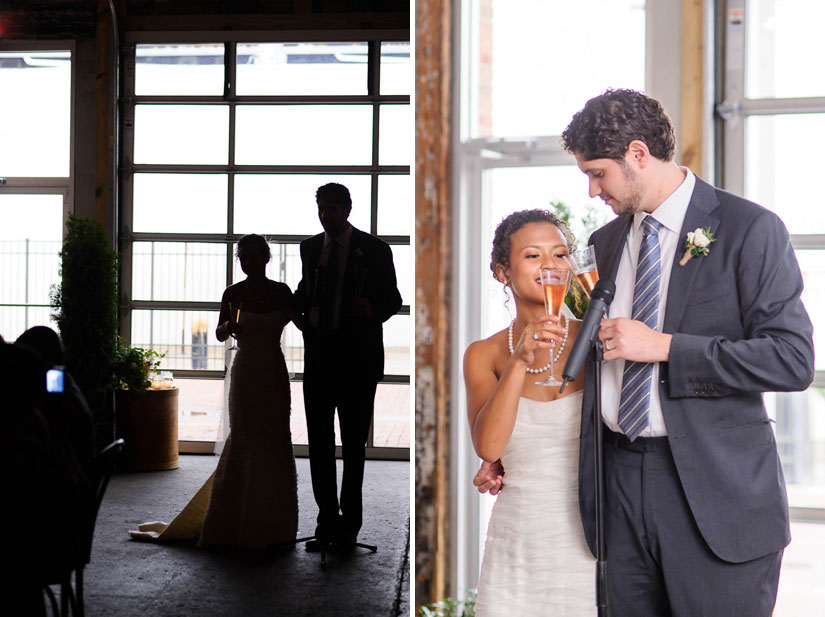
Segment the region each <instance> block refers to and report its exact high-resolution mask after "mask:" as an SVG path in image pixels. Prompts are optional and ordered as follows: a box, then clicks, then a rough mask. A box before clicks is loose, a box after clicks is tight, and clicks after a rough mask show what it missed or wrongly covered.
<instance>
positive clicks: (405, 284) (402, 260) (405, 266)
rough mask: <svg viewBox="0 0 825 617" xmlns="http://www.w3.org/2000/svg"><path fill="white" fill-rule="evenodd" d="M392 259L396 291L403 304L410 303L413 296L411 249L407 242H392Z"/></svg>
mask: <svg viewBox="0 0 825 617" xmlns="http://www.w3.org/2000/svg"><path fill="white" fill-rule="evenodd" d="M390 248H391V249H392V261H393V265H394V266H395V278H396V279H397V280H398V291H399V292H400V293H401V301H402V302H403V303H404V304H412V303H413V301H412V298H413V293H414V292H413V250H412V246H410V245H409V244H392V245H390Z"/></svg>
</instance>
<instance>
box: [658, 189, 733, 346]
mask: <svg viewBox="0 0 825 617" xmlns="http://www.w3.org/2000/svg"><path fill="white" fill-rule="evenodd" d="M718 205H719V200H718V199H717V198H716V194H715V191H714V189H713V187H711V186H710V185H709V184H707V183H706V182H703V181H702V180H700V179H699V177H698V176H697V177H696V186H695V187H694V189H693V195H691V197H690V203H689V204H688V209H687V212H686V213H685V221H684V223H682V229H681V232H680V233H679V240H678V242H679V244H678V246H677V248H676V255H675V256H674V258H673V268H672V270H671V271H670V286H669V288H668V292H667V309H666V311H665V322H664V325H663V326H662V330H663V332H669V333H673V332H676V331H677V329H678V328H679V324H680V323H681V321H682V315H684V313H685V304H686V302H685V300H686V299H687V298H688V296H689V295H690V291H691V289H692V288H693V284H694V282H695V280H696V275H697V274H698V272H699V268H701V267H702V264H703V263H704V262H705V260H704V259H702V258H701V257H694V258H693V259H691V260H690V261H689V262H687V263H686V264H685V265H684V266H680V265H679V261H680V260H681V259H682V256H683V255H684V254H685V248H684V243H685V238H686V237H687V233H688V232H689V231H693V230H695V229H696V228H703V229H704V228H705V227H710V229H711V231H715V230H716V228H717V226H718V225H719V219H717V218H715V217H713V216H711V215H710V213H711V212H713V210H715V209H716V207H717V206H718Z"/></svg>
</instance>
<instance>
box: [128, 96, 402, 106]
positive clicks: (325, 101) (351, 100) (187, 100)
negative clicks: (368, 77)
mask: <svg viewBox="0 0 825 617" xmlns="http://www.w3.org/2000/svg"><path fill="white" fill-rule="evenodd" d="M232 98H233V99H234V100H235V101H236V102H238V103H243V104H244V105H308V106H311V105H369V104H371V103H382V104H396V105H398V104H404V103H409V102H410V95H408V94H383V95H380V94H305V95H298V94H291V95H285V94H270V95H267V94H255V95H241V96H238V95H233V96H232ZM226 99H227V97H226V95H217V94H213V95H202V94H198V95H195V94H192V95H185V94H183V95H180V96H175V95H170V94H162V95H161V94H153V95H149V94H145V95H141V96H137V97H135V101H136V102H137V103H139V104H141V105H170V104H172V105H180V104H186V105H221V104H222V103H225V102H226Z"/></svg>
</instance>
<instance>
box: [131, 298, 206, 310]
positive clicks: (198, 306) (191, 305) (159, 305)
mask: <svg viewBox="0 0 825 617" xmlns="http://www.w3.org/2000/svg"><path fill="white" fill-rule="evenodd" d="M220 307H221V303H220V302H212V301H207V300H203V301H198V300H133V301H132V308H133V309H134V310H144V311H216V310H218V309H220Z"/></svg>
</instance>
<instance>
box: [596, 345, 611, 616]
mask: <svg viewBox="0 0 825 617" xmlns="http://www.w3.org/2000/svg"><path fill="white" fill-rule="evenodd" d="M593 351H594V353H593V377H594V379H595V382H594V388H593V392H594V396H595V400H594V401H593V446H594V448H593V453H594V457H593V458H594V460H593V463H594V465H595V469H596V606H597V608H598V616H599V617H607V616H608V607H609V601H608V595H607V547H606V544H605V538H604V504H605V501H606V500H605V494H604V447H603V442H602V360H603V352H602V342H601V341H600V340H599V339H596V342H595V344H594V346H593Z"/></svg>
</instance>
